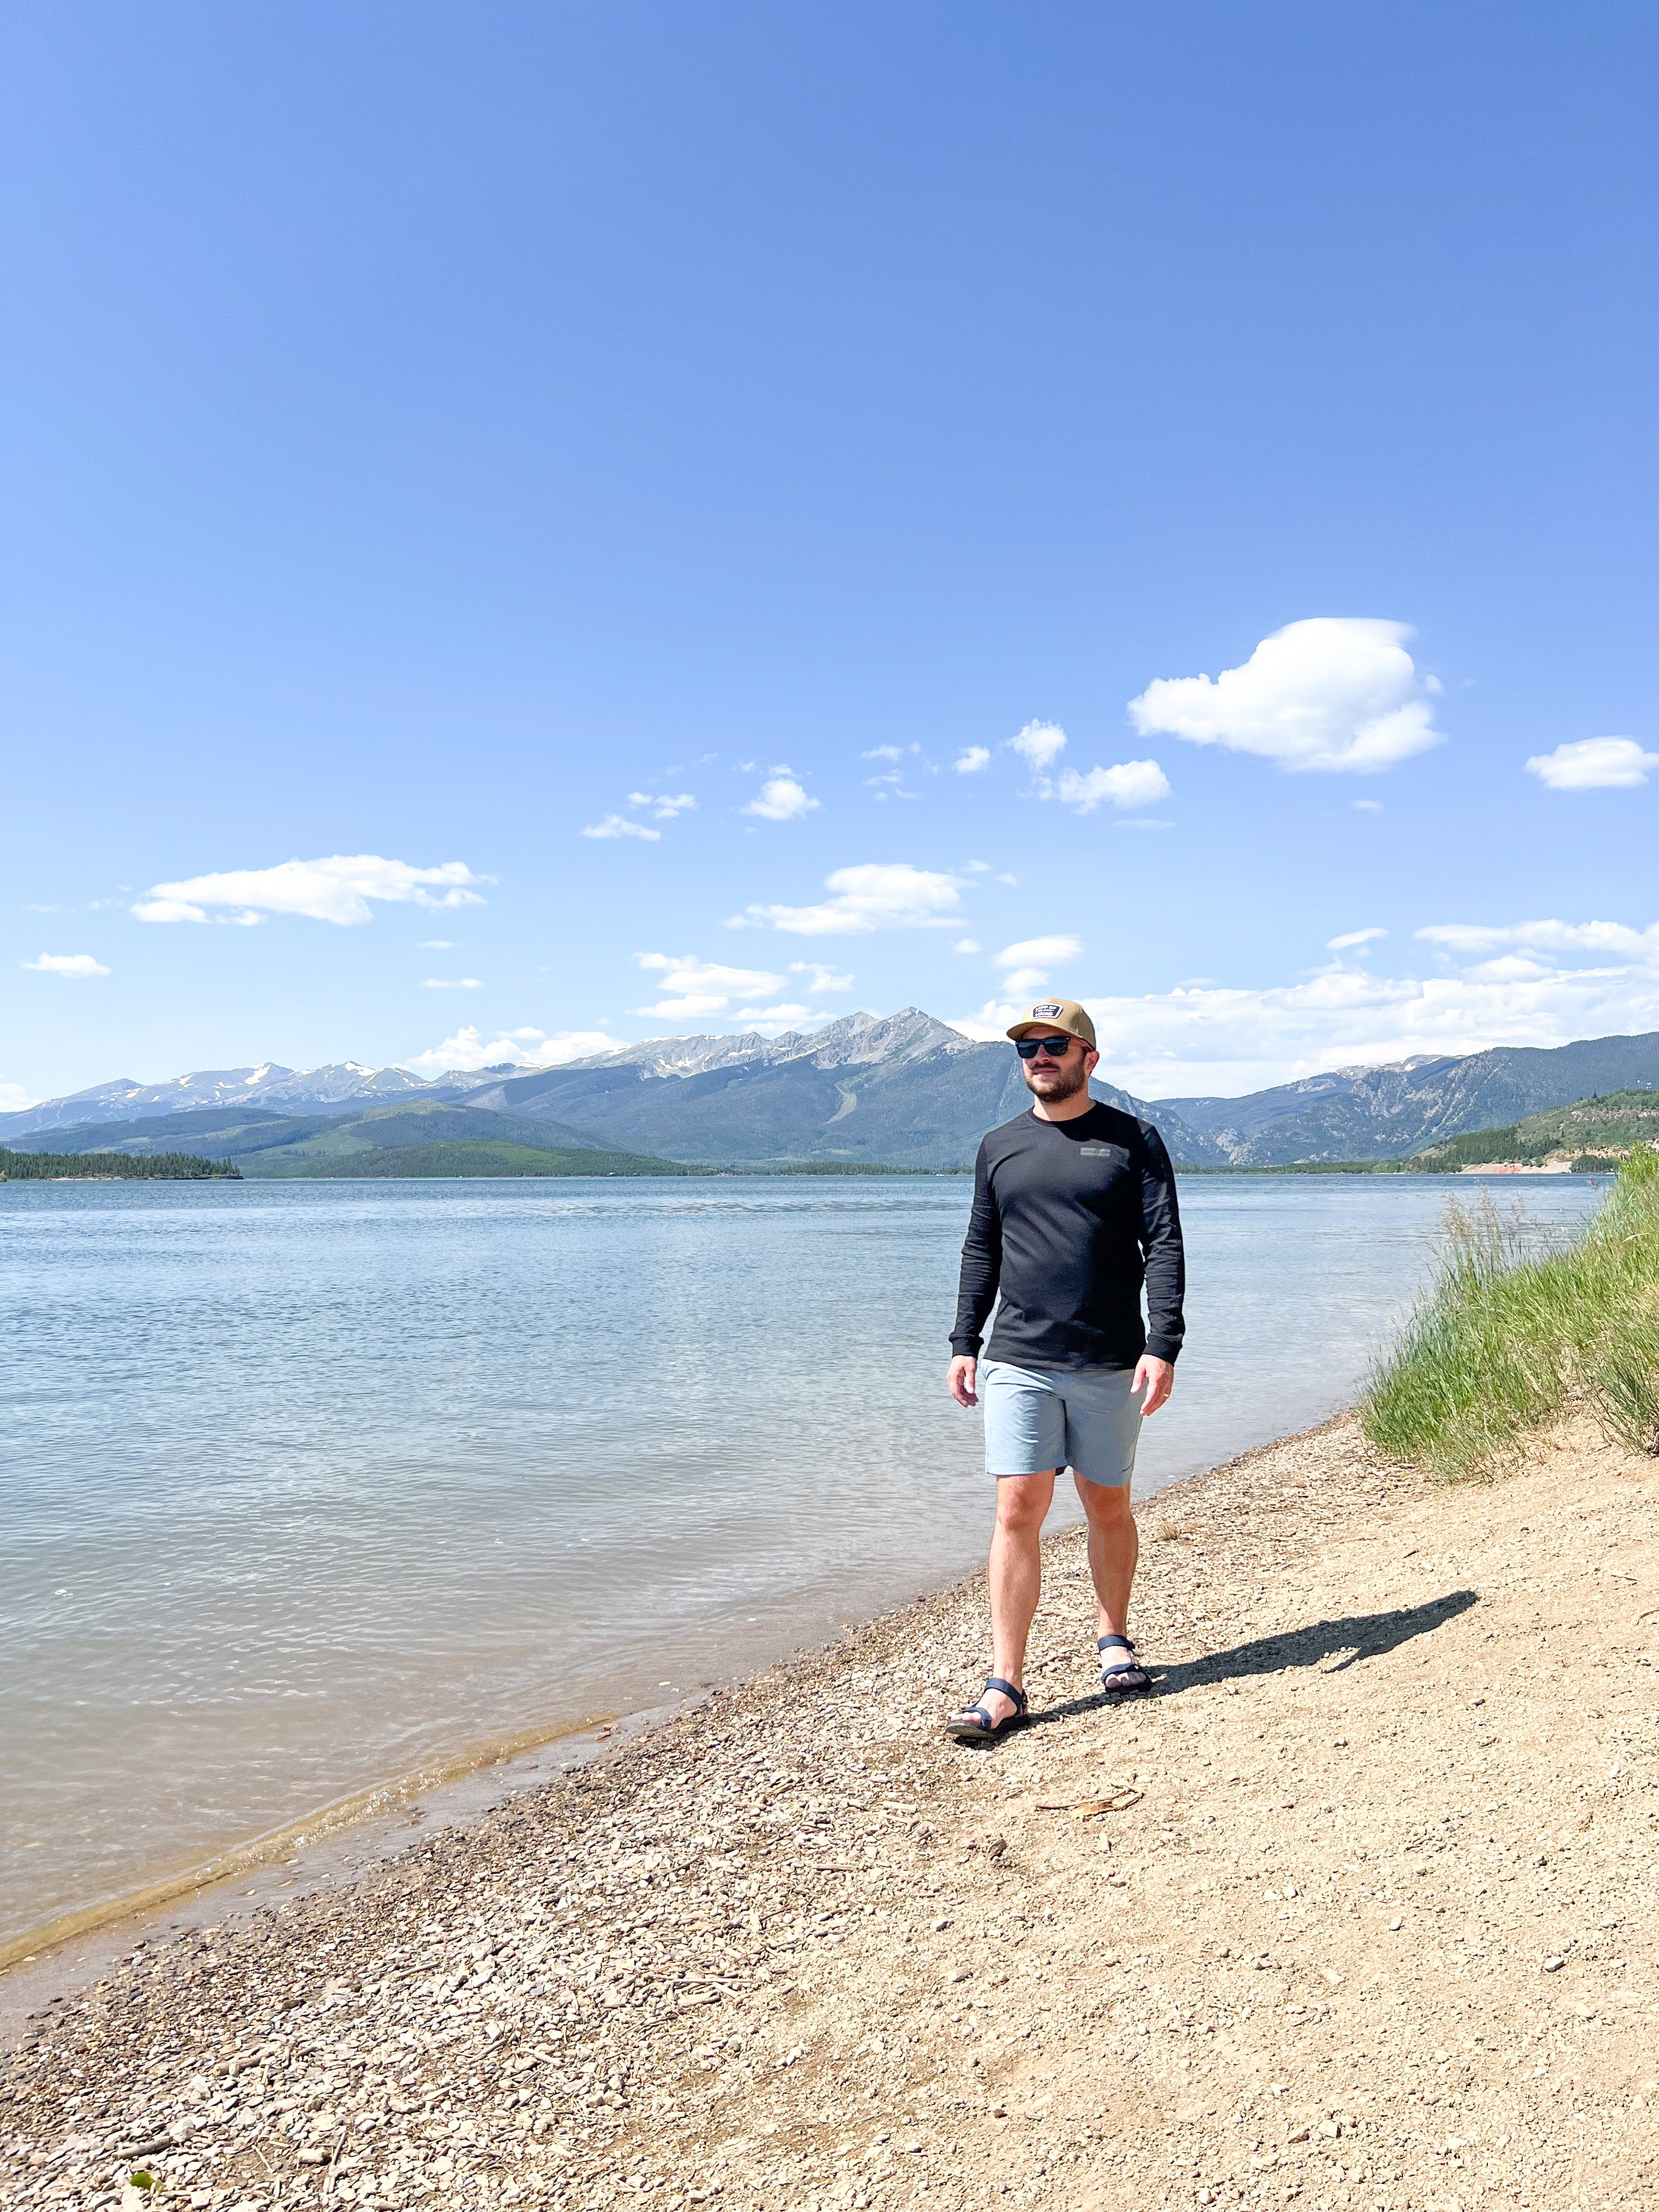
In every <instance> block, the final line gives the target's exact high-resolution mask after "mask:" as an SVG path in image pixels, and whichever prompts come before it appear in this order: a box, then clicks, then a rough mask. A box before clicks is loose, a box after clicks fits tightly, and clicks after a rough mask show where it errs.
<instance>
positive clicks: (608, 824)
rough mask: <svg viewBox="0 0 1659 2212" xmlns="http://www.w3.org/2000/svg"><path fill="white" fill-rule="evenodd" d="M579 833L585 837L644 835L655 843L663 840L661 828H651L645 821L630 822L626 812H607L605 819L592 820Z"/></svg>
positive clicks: (650, 841) (648, 840)
mask: <svg viewBox="0 0 1659 2212" xmlns="http://www.w3.org/2000/svg"><path fill="white" fill-rule="evenodd" d="M579 834H580V836H584V837H643V838H645V839H646V840H647V842H649V843H651V844H653V845H656V844H660V843H661V842H662V831H661V830H660V829H650V828H648V827H647V824H646V823H643V822H630V821H629V818H628V817H627V816H626V815H625V814H607V815H606V816H605V818H604V820H603V821H600V822H590V823H588V825H587V827H586V829H583V830H581V831H580V833H579Z"/></svg>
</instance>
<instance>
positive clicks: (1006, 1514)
mask: <svg viewBox="0 0 1659 2212" xmlns="http://www.w3.org/2000/svg"><path fill="white" fill-rule="evenodd" d="M1053 1502H1054V1477H1053V1475H1051V1474H1030V1475H1022V1474H1005V1475H1000V1476H999V1477H998V1480H997V1526H998V1527H999V1528H1006V1530H1007V1532H1008V1534H1010V1535H1012V1536H1024V1535H1029V1534H1031V1532H1032V1531H1033V1530H1034V1529H1037V1528H1042V1524H1043V1522H1044V1521H1045V1520H1046V1519H1047V1518H1048V1508H1049V1506H1050V1504H1052V1503H1053Z"/></svg>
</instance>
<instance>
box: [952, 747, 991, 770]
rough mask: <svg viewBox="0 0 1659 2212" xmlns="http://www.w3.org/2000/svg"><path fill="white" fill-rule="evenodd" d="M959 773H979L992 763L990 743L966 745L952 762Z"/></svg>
mask: <svg viewBox="0 0 1659 2212" xmlns="http://www.w3.org/2000/svg"><path fill="white" fill-rule="evenodd" d="M990 765H991V748H990V747H989V745H964V746H963V749H962V750H961V751H960V752H959V753H958V754H957V757H956V758H955V759H954V760H953V761H952V762H951V767H952V768H953V769H955V770H956V772H957V775H978V774H979V772H980V770H981V769H982V768H989V767H990Z"/></svg>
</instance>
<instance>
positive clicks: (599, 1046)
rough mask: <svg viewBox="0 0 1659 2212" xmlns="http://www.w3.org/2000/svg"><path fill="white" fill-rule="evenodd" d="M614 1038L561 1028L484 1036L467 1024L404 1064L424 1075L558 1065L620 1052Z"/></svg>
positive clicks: (596, 1033) (595, 1032) (592, 1032)
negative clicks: (488, 1068)
mask: <svg viewBox="0 0 1659 2212" xmlns="http://www.w3.org/2000/svg"><path fill="white" fill-rule="evenodd" d="M621 1050H622V1047H621V1045H620V1044H618V1042H617V1040H616V1038H615V1037H612V1036H606V1035H605V1032H604V1030H556V1031H555V1032H554V1034H553V1035H551V1036H549V1035H548V1033H547V1032H546V1031H545V1030H536V1029H521V1030H500V1031H498V1032H497V1033H496V1035H495V1036H493V1037H486V1036H484V1034H483V1031H482V1030H477V1029H473V1028H471V1026H469V1027H468V1028H466V1029H463V1030H457V1031H456V1032H455V1034H454V1036H450V1037H446V1038H445V1039H444V1041H443V1042H442V1043H441V1044H435V1045H434V1046H433V1047H432V1048H431V1049H430V1050H429V1051H428V1052H417V1053H416V1054H414V1056H413V1057H412V1058H411V1059H410V1060H405V1061H404V1063H403V1064H404V1066H405V1067H410V1068H415V1069H417V1070H419V1071H420V1073H422V1074H424V1075H426V1076H428V1077H433V1076H439V1075H446V1074H449V1073H457V1074H460V1073H470V1072H471V1071H472V1070H473V1069H475V1068H480V1067H501V1066H508V1067H522V1068H533V1067H562V1066H564V1065H565V1063H566V1061H567V1060H587V1059H589V1058H591V1057H592V1054H595V1053H599V1052H620V1051H621Z"/></svg>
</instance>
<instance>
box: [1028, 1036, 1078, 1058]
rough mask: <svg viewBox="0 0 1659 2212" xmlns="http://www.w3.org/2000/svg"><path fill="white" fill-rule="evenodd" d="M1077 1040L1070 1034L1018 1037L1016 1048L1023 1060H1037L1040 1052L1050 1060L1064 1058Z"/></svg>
mask: <svg viewBox="0 0 1659 2212" xmlns="http://www.w3.org/2000/svg"><path fill="white" fill-rule="evenodd" d="M1076 1042H1077V1039H1076V1038H1075V1037H1068V1036H1052V1037H1016V1038H1015V1039H1014V1050H1015V1051H1016V1052H1017V1053H1018V1054H1019V1056H1020V1058H1021V1059H1022V1060H1035V1059H1036V1056H1037V1054H1039V1053H1040V1052H1042V1053H1046V1054H1048V1058H1049V1059H1050V1060H1064V1059H1065V1057H1066V1054H1067V1053H1068V1052H1069V1051H1070V1050H1071V1049H1072V1047H1073V1045H1074V1044H1075V1043H1076Z"/></svg>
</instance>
